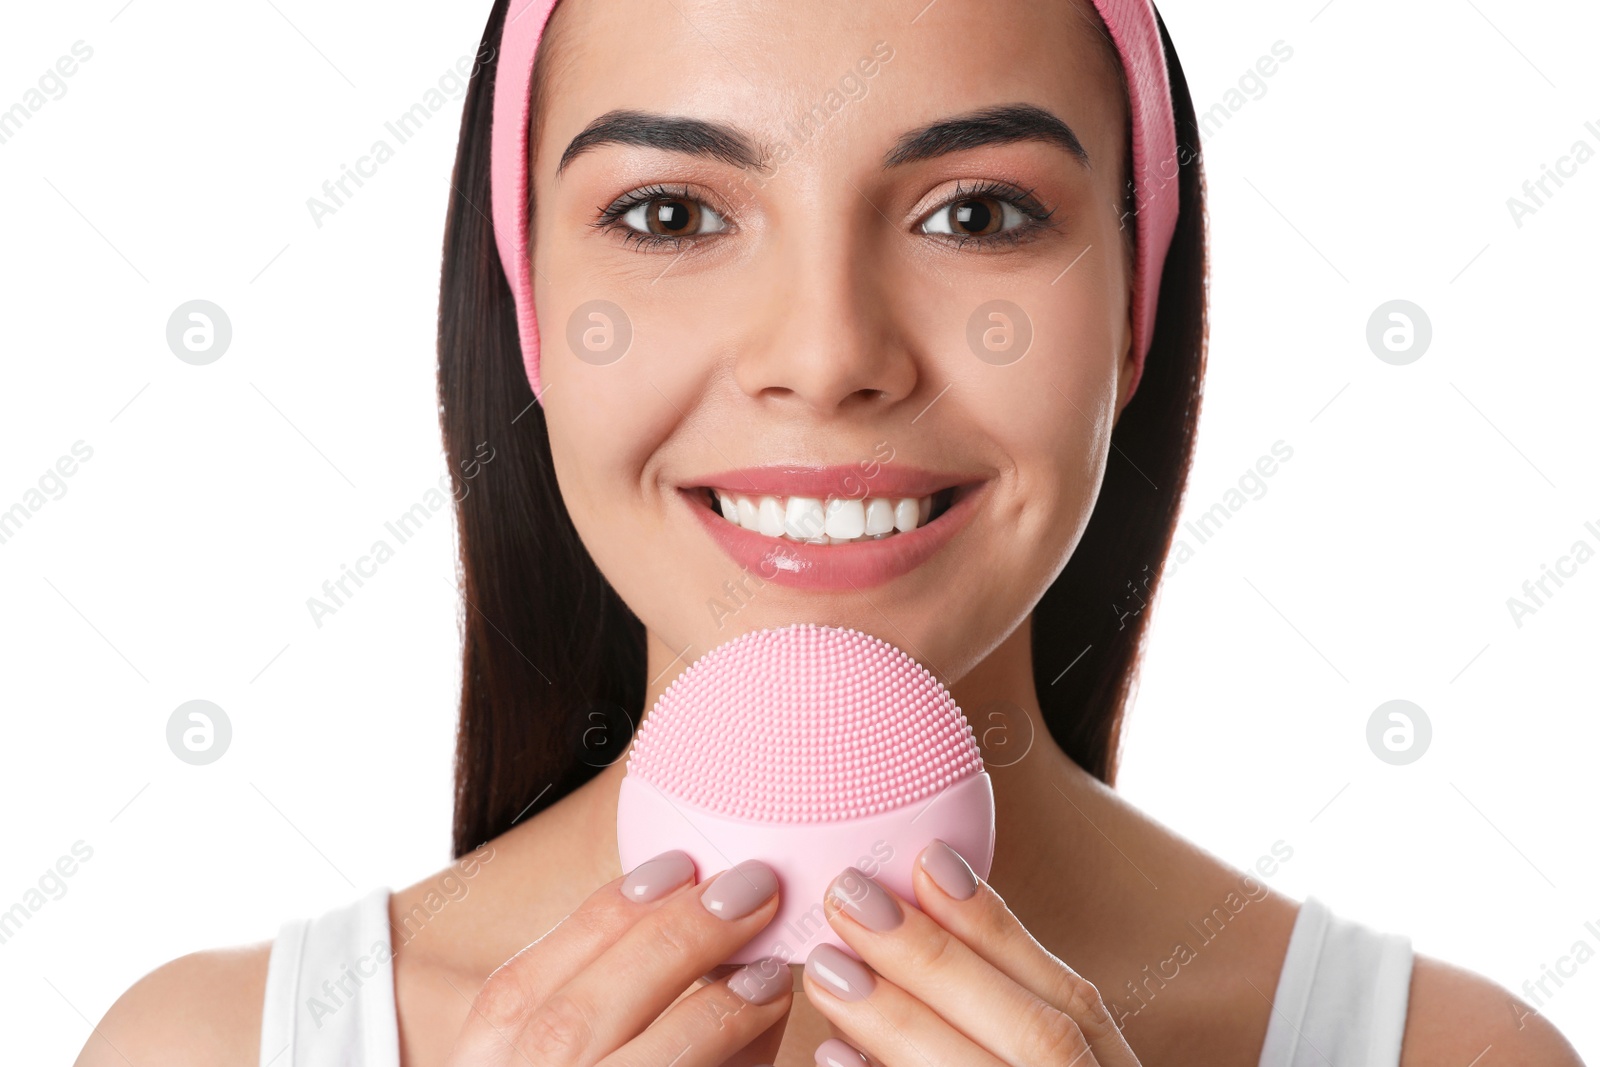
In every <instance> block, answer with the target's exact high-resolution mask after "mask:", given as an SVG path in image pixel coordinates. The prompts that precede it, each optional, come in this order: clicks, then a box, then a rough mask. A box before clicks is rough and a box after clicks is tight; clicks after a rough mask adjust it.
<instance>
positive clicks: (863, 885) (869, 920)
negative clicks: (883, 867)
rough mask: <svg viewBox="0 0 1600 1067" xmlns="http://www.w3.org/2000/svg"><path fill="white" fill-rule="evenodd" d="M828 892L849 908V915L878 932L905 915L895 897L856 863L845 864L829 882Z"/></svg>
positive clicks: (891, 928)
mask: <svg viewBox="0 0 1600 1067" xmlns="http://www.w3.org/2000/svg"><path fill="white" fill-rule="evenodd" d="M828 895H829V896H831V897H833V899H834V901H835V902H837V903H838V904H839V905H840V907H842V908H843V909H844V910H845V911H847V912H849V913H850V917H851V918H853V919H855V920H856V921H857V922H859V923H860V924H861V925H862V926H865V927H866V928H867V929H868V930H875V931H877V932H878V933H880V934H881V933H885V932H887V931H889V930H893V929H894V928H895V927H896V926H899V925H900V922H901V920H902V919H904V918H905V916H904V915H902V914H901V912H900V905H898V904H896V903H895V901H894V898H893V897H891V896H890V895H889V894H888V893H887V892H886V891H885V890H884V888H883V887H882V886H880V885H879V884H878V883H877V882H874V881H873V880H872V879H871V878H868V877H867V875H866V872H864V871H862V870H861V869H860V868H857V867H846V868H845V869H844V871H843V873H841V874H840V875H839V876H838V877H837V878H835V879H834V880H833V881H832V882H830V883H829V884H828Z"/></svg>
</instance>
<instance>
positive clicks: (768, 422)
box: [533, 0, 1132, 681]
mask: <svg viewBox="0 0 1600 1067" xmlns="http://www.w3.org/2000/svg"><path fill="white" fill-rule="evenodd" d="M549 32H550V33H552V34H555V37H554V39H553V40H551V41H550V42H549V44H550V45H551V46H552V50H551V51H550V52H548V53H547V54H546V56H545V59H546V60H547V61H548V60H552V59H553V60H554V65H553V66H552V67H550V68H549V69H547V70H544V71H543V72H542V73H543V75H544V76H546V77H548V78H549V86H550V89H549V92H548V94H547V95H546V96H545V97H544V100H543V102H542V105H541V116H542V117H541V118H540V120H539V123H538V126H537V138H538V140H537V144H536V146H535V154H534V160H533V168H534V176H533V181H534V189H535V198H534V202H535V212H534V228H533V249H534V251H533V266H534V270H535V272H536V273H535V283H534V298H535V304H536V308H537V315H538V321H539V331H540V348H541V362H540V368H541V378H542V383H543V386H544V388H545V390H546V392H545V395H544V397H543V401H544V407H545V411H546V414H547V418H548V424H549V428H550V437H551V446H552V449H553V452H554V458H555V467H556V473H557V477H558V480H559V483H560V487H561V492H562V495H563V497H564V498H565V500H566V502H567V506H568V508H569V509H570V512H571V515H572V519H573V522H574V523H575V524H576V526H577V529H578V532H579V533H580V535H581V536H582V538H583V541H584V543H585V545H587V547H588V549H589V551H590V553H591V554H592V555H593V557H594V559H595V561H596V563H597V564H598V565H599V567H600V569H601V571H602V572H603V573H604V574H605V576H606V578H607V579H608V580H609V581H610V582H611V584H612V585H613V587H614V588H615V589H616V590H617V592H618V593H619V594H620V595H621V596H622V598H623V599H624V600H625V601H626V602H627V603H628V605H629V606H630V607H631V608H632V609H633V610H634V612H635V613H637V614H638V615H639V617H640V618H641V619H642V620H643V621H644V623H645V625H646V626H647V627H648V628H649V630H650V631H651V632H652V633H653V634H654V635H655V636H656V637H657V638H658V639H659V640H660V641H661V642H663V643H664V644H665V645H667V646H670V648H671V649H673V650H674V651H676V650H679V649H684V650H686V655H685V659H686V660H692V659H693V658H695V657H696V656H698V655H700V654H702V653H704V652H705V651H707V650H709V649H711V648H712V647H714V646H716V645H718V644H721V643H723V642H724V641H728V640H731V639H732V638H734V637H736V636H738V635H739V634H742V633H744V632H747V631H750V630H756V629H760V628H763V627H769V626H781V625H784V624H787V623H791V622H802V621H803V622H816V623H825V624H829V625H836V626H851V627H855V628H857V629H860V630H864V631H866V632H869V633H873V634H876V635H877V636H879V637H882V638H883V639H884V640H887V641H890V642H891V643H893V644H896V645H898V646H900V647H901V648H904V649H905V650H906V651H908V652H911V653H913V654H914V655H916V656H917V657H918V659H920V660H921V661H922V662H923V663H924V664H926V665H928V666H930V667H931V668H933V669H935V670H937V671H938V672H939V673H941V674H943V675H945V676H946V680H947V681H951V680H954V679H957V678H959V677H961V676H962V675H964V674H965V673H966V672H967V671H968V670H969V669H970V668H971V667H972V666H973V665H974V664H975V663H977V662H978V661H979V660H981V659H982V658H983V657H984V656H986V655H987V654H988V653H989V652H990V651H991V650H992V649H994V648H995V647H996V646H997V645H998V644H999V643H1000V642H1001V641H1002V640H1003V639H1004V638H1005V637H1006V636H1007V635H1009V634H1010V633H1011V632H1012V631H1013V630H1014V628H1015V627H1016V626H1017V625H1018V624H1019V623H1020V622H1021V621H1022V620H1023V619H1024V618H1025V617H1026V616H1027V614H1028V612H1029V611H1030V610H1031V609H1032V607H1033V606H1034V604H1035V603H1036V602H1037V601H1038V599H1039V598H1040V597H1041V596H1042V595H1043V593H1044V592H1045V590H1046V589H1047V588H1048V586H1049V585H1050V583H1051V582H1052V581H1053V580H1054V578H1055V577H1056V575H1057V574H1058V573H1059V572H1060V570H1061V568H1062V567H1063V566H1065V564H1066V562H1067V559H1068V558H1069V556H1070V555H1071V553H1072V551H1073V549H1074V547H1075V546H1076V544H1077V542H1078V539H1079V536H1080V535H1081V533H1082V531H1083V529H1084V526H1085V524H1086V523H1087V521H1088V518H1089V513H1090V511H1091V509H1092V507H1093V505H1094V500H1095V496H1096V494H1097V492H1098V490H1099V486H1100V481H1101V476H1102V474H1103V472H1104V468H1105V462H1106V454H1107V448H1108V444H1109V440H1110V435H1111V429H1112V426H1113V423H1114V422H1115V419H1116V415H1117V413H1118V412H1119V411H1120V410H1121V405H1122V403H1123V401H1124V397H1123V392H1124V386H1125V384H1126V383H1127V381H1128V380H1129V374H1130V372H1131V369H1132V364H1131V362H1130V358H1129V357H1130V351H1129V349H1130V323H1129V315H1128V308H1129V291H1128V285H1129V278H1130V276H1131V262H1130V245H1129V244H1128V243H1127V242H1128V241H1129V240H1130V239H1131V235H1130V230H1131V226H1130V227H1128V228H1124V227H1123V225H1122V212H1123V197H1122V184H1121V183H1122V180H1123V153H1124V151H1125V144H1126V123H1127V110H1126V102H1125V100H1124V97H1123V95H1122V89H1121V87H1120V83H1119V81H1118V79H1117V71H1116V67H1115V66H1114V63H1115V57H1114V54H1113V53H1111V52H1110V51H1109V45H1108V43H1107V42H1106V41H1104V40H1103V30H1102V29H1101V26H1100V22H1099V19H1098V17H1097V16H1096V15H1095V13H1094V11H1093V8H1092V7H1090V6H1089V5H1088V3H1087V2H1086V0H1075V2H1074V3H1070V4H1059V5H1058V4H1037V3H1028V2H1026V0H994V2H991V3H988V4H985V5H983V7H982V8H981V9H978V10H975V9H973V8H972V7H970V6H969V5H964V4H959V3H954V2H951V0H947V2H945V3H943V4H940V3H937V2H935V3H932V4H929V3H927V0H904V2H902V0H854V2H852V3H849V4H841V5H829V7H828V12H827V16H826V17H818V16H817V12H816V11H815V9H814V8H812V7H811V6H810V5H807V4H795V3H779V2H772V3H748V4H739V5H732V4H726V3H715V2H712V0H671V2H664V0H643V2H639V3H629V4H617V3H594V2H591V0H564V2H563V3H561V4H560V5H559V6H558V7H557V9H556V13H555V17H554V20H553V22H552V27H551V29H550V30H549ZM722 498H726V500H727V503H726V505H723V504H722V503H716V502H715V501H719V500H720V499H722ZM829 498H833V499H832V500H830V499H829ZM929 498H931V499H929ZM724 506H726V508H727V509H728V510H730V511H731V512H732V513H733V514H734V516H735V517H737V518H739V519H740V520H741V521H740V522H739V523H737V524H736V523H735V522H732V521H730V520H729V519H728V518H727V517H725V516H724V514H723V513H722V509H723V507H724ZM836 537H837V538H843V539H844V540H842V541H838V542H836V541H834V540H833V539H834V538H836ZM1086 610H1095V606H1094V605H1087V606H1086ZM1100 610H1105V606H1104V605H1101V606H1100Z"/></svg>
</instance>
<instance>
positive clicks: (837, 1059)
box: [812, 1037, 867, 1067]
mask: <svg viewBox="0 0 1600 1067" xmlns="http://www.w3.org/2000/svg"><path fill="white" fill-rule="evenodd" d="M812 1059H814V1060H815V1061H816V1063H817V1067H867V1058H866V1057H865V1056H863V1055H862V1054H861V1053H859V1052H857V1051H856V1050H855V1049H853V1048H851V1047H850V1046H849V1045H847V1044H845V1043H844V1042H843V1041H840V1040H839V1039H838V1038H836V1037H830V1038H828V1040H826V1041H824V1042H823V1043H822V1044H820V1045H818V1046H817V1051H816V1053H815V1054H814V1055H813V1056H812Z"/></svg>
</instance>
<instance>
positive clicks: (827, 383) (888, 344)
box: [734, 230, 919, 415]
mask: <svg viewBox="0 0 1600 1067" xmlns="http://www.w3.org/2000/svg"><path fill="white" fill-rule="evenodd" d="M857 234H858V236H865V235H861V234H860V231H857ZM787 244H788V245H789V247H788V248H786V249H782V250H778V249H775V250H774V251H773V254H772V256H771V258H770V259H769V260H768V265H769V266H770V268H771V270H770V276H769V277H765V278H762V279H760V282H759V286H758V291H760V292H762V293H765V294H767V295H766V296H765V297H764V305H763V308H762V313H761V314H758V315H756V316H754V317H753V320H752V321H753V323H754V325H753V327H752V329H751V332H750V333H749V334H747V335H746V337H745V339H744V343H742V344H741V346H740V353H739V356H738V357H737V359H736V361H735V364H734V379H735V381H737V382H738V384H739V387H740V388H741V389H743V390H744V392H745V394H746V395H747V396H750V397H753V398H755V399H757V400H760V401H762V402H766V403H773V404H775V405H778V406H781V407H789V408H795V409H804V410H807V411H809V412H811V413H815V414H821V415H832V414H836V413H841V412H845V411H852V410H859V411H887V410H890V409H891V408H892V407H893V406H894V405H895V404H897V403H898V402H900V401H902V400H904V399H905V398H906V397H908V396H910V395H911V394H912V392H913V391H914V390H915V389H916V387H917V381H918V378H919V371H918V367H917V361H916V358H915V356H914V354H913V351H912V348H911V345H910V338H909V337H908V336H907V335H906V334H905V333H904V331H903V329H902V328H901V326H900V323H901V322H902V321H903V320H901V319H900V317H899V316H897V315H896V313H895V308H894V306H893V301H892V300H890V299H888V296H889V294H888V293H886V291H885V286H886V285H888V284H889V279H890V278H891V277H892V275H891V274H890V273H889V272H888V271H887V269H886V266H887V264H886V262H885V259H879V258H876V257H875V256H874V255H873V251H872V244H873V242H871V241H870V240H840V239H839V238H838V231H837V230H835V231H833V233H832V234H831V235H827V236H824V235H822V234H820V233H817V234H813V235H811V236H808V237H804V238H799V239H797V240H794V241H791V242H787ZM885 258H887V257H885Z"/></svg>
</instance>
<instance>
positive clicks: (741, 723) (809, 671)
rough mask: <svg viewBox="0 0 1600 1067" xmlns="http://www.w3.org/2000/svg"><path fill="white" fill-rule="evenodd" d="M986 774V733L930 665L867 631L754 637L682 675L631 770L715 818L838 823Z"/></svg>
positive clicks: (637, 742)
mask: <svg viewBox="0 0 1600 1067" xmlns="http://www.w3.org/2000/svg"><path fill="white" fill-rule="evenodd" d="M982 770H983V758H982V756H981V755H980V753H979V750H978V745H977V741H976V739H975V738H974V736H973V732H972V726H971V725H970V724H969V723H968V722H967V719H966V716H965V715H963V714H962V712H961V708H960V707H959V706H958V705H957V704H956V702H955V700H954V698H952V697H951V695H950V693H949V691H948V690H947V689H945V687H944V686H943V685H941V684H940V683H939V681H938V679H936V678H934V676H933V675H932V674H930V673H929V672H928V671H927V670H926V669H925V668H924V667H923V666H922V665H921V664H919V663H917V661H916V660H914V659H913V658H911V657H910V656H909V655H907V654H906V653H904V652H902V651H901V650H900V649H898V648H896V647H895V646H894V645H891V644H889V643H888V642H887V641H884V640H881V639H880V638H877V637H873V636H872V635H870V634H866V633H862V632H861V631H860V630H853V629H846V628H842V627H834V626H819V625H815V624H812V623H797V624H794V625H792V626H784V627H781V628H778V629H766V630H757V631H752V632H751V633H748V634H745V635H743V636H742V637H739V638H736V639H734V640H733V641H730V642H728V643H727V644H724V645H719V646H718V647H716V648H714V649H712V650H711V651H710V652H708V653H706V654H705V655H704V656H702V657H701V658H700V659H698V660H696V661H695V662H694V663H693V664H692V665H691V666H690V667H689V668H688V669H687V670H686V671H684V672H683V673H682V674H681V675H679V676H678V678H677V680H675V681H674V682H673V683H672V684H671V685H670V686H668V687H667V689H666V691H665V692H664V693H662V695H661V698H660V699H659V700H658V701H656V703H655V706H654V707H653V708H652V709H651V711H650V714H649V715H647V716H645V720H644V723H643V724H642V725H641V726H640V727H639V731H638V735H637V736H636V737H635V739H634V743H633V749H632V751H631V753H630V754H629V757H628V773H629V774H633V775H638V776H640V777H641V778H643V779H644V780H646V781H648V782H650V783H651V784H653V785H655V786H656V787H658V788H659V789H661V790H662V791H663V792H664V793H667V794H668V795H670V796H672V797H676V798H679V799H681V800H683V801H687V802H688V803H690V804H694V805H697V806H699V807H701V808H704V809H706V810H708V811H712V812H715V813H717V814H720V815H727V816H732V817H735V818H742V819H750V820H754V821H760V822H791V823H795V822H829V821H833V820H838V819H854V818H858V817H861V816H865V815H871V814H876V813H879V812H885V811H891V810H894V809H896V808H899V807H902V806H904V805H907V804H915V803H917V802H919V801H922V800H925V799H927V798H929V797H932V796H933V795H934V794H936V793H938V792H939V791H941V790H943V789H945V788H947V787H948V786H950V785H953V784H954V783H956V782H958V781H960V780H962V779H963V778H966V777H967V776H969V775H972V774H977V773H978V772H980V771H982Z"/></svg>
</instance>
